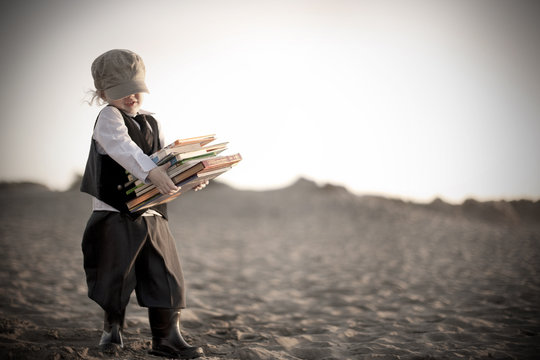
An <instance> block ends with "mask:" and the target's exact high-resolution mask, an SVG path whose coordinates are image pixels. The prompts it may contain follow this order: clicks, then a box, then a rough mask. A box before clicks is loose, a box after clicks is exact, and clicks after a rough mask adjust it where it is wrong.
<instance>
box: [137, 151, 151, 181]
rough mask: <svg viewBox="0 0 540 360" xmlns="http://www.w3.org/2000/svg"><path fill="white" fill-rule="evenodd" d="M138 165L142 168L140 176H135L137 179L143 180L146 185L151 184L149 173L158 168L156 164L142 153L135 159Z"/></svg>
mask: <svg viewBox="0 0 540 360" xmlns="http://www.w3.org/2000/svg"><path fill="white" fill-rule="evenodd" d="M135 160H136V162H137V164H139V166H140V174H133V175H135V177H137V178H139V179H141V180H142V181H143V182H144V183H146V184H149V183H150V180H149V179H148V173H149V172H150V170H152V169H155V168H156V167H157V165H156V163H155V162H153V161H152V159H150V158H149V157H148V155H146V154H144V153H140V154H139V155H138V156H137V158H136V159H135Z"/></svg>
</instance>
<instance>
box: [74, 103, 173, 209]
mask: <svg viewBox="0 0 540 360" xmlns="http://www.w3.org/2000/svg"><path fill="white" fill-rule="evenodd" d="M120 113H121V114H122V117H123V118H124V123H125V124H126V127H127V129H128V134H129V136H130V137H131V139H132V140H133V142H135V144H137V145H138V146H139V147H140V148H141V149H144V148H145V146H144V144H145V143H146V141H145V139H144V136H143V134H142V132H141V130H140V129H139V127H138V126H137V123H136V122H135V120H133V119H131V118H130V117H129V116H128V115H126V114H125V113H124V112H123V111H121V110H120ZM144 116H145V118H146V120H147V121H148V123H149V124H150V126H151V128H152V133H153V135H154V145H153V148H152V149H151V150H150V151H148V152H146V155H151V154H152V153H154V152H156V151H158V150H159V149H160V148H161V144H160V143H159V130H158V126H157V122H156V120H155V119H154V118H153V117H152V116H150V115H144ZM98 117H99V116H98ZM96 124H97V119H96ZM94 127H95V124H94ZM128 181H129V179H128V174H127V172H126V170H125V169H124V168H123V167H122V166H121V165H120V164H118V163H117V162H116V161H114V160H113V159H112V158H111V157H110V156H109V155H102V154H100V153H99V152H98V151H97V145H96V141H95V140H94V139H92V143H91V145H90V153H89V154H88V161H87V162H86V169H85V170H84V175H83V178H82V182H81V191H82V192H85V193H88V194H90V195H92V196H94V197H96V198H98V199H99V200H101V201H103V202H104V203H106V204H108V205H110V206H112V207H114V208H115V209H117V210H118V211H120V212H121V213H124V214H128V215H130V216H131V217H132V218H137V217H139V216H140V215H142V214H143V213H144V212H145V211H146V210H142V211H139V212H135V213H130V212H129V210H128V208H127V206H126V201H128V200H131V199H133V197H134V195H131V196H128V195H126V190H127V189H126V188H125V187H124V185H125V184H126V183H127V182H128ZM151 209H153V210H155V211H157V212H159V213H160V214H161V215H163V217H165V218H167V205H165V204H163V205H157V206H153V207H152V208H151Z"/></svg>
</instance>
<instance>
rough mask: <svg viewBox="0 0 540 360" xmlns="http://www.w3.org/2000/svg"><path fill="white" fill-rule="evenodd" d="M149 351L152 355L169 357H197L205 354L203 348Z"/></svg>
mask: <svg viewBox="0 0 540 360" xmlns="http://www.w3.org/2000/svg"><path fill="white" fill-rule="evenodd" d="M148 353H149V354H150V355H156V356H161V357H168V358H173V359H196V358H198V357H202V356H204V352H203V351H202V349H201V348H196V349H194V350H190V351H186V352H169V351H163V350H154V349H152V350H148Z"/></svg>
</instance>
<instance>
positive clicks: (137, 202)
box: [126, 154, 242, 212]
mask: <svg viewBox="0 0 540 360" xmlns="http://www.w3.org/2000/svg"><path fill="white" fill-rule="evenodd" d="M241 160H242V156H241V155H240V154H234V155H227V156H218V157H214V158H210V159H205V160H199V161H197V162H196V163H195V164H194V165H193V166H191V167H189V168H188V169H185V170H184V171H181V172H180V173H178V174H177V175H174V176H171V180H172V182H173V183H174V184H175V185H176V186H180V187H181V186H182V185H184V186H185V184H186V183H185V181H186V180H187V179H190V178H192V179H191V180H195V179H197V178H198V179H199V180H200V181H205V180H201V179H203V177H204V176H209V177H211V178H214V177H215V176H218V175H220V174H222V173H223V172H225V171H228V170H229V169H230V168H231V167H232V166H233V165H235V164H237V163H238V162H240V161H241ZM220 169H223V171H222V172H219V171H216V170H220ZM212 171H215V172H212ZM199 173H200V174H199ZM216 174H217V175H216ZM194 186H197V185H194ZM163 196H170V195H167V194H161V193H160V192H159V190H158V189H157V188H156V187H153V188H152V189H150V190H148V191H146V192H144V193H142V194H141V195H139V196H137V197H136V198H134V199H132V200H129V201H128V202H127V203H126V205H127V207H128V209H129V210H130V211H132V212H133V211H137V210H138V209H140V206H141V204H143V203H145V202H146V201H148V200H153V199H154V198H156V197H163ZM152 203H153V202H152ZM153 204H154V203H153ZM154 205H155V204H154ZM151 206H153V205H151Z"/></svg>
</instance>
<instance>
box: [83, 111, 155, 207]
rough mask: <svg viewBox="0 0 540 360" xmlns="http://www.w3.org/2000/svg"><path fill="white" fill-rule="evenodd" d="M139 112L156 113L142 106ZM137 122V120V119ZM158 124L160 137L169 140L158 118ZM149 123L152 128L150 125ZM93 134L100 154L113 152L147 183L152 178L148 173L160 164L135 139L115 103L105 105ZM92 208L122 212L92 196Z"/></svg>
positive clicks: (113, 156) (112, 156)
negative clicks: (142, 108)
mask: <svg viewBox="0 0 540 360" xmlns="http://www.w3.org/2000/svg"><path fill="white" fill-rule="evenodd" d="M139 114H144V115H151V114H152V113H150V112H148V111H144V110H140V111H139ZM156 121H157V120H156ZM134 123H135V124H137V122H135V121H134ZM157 124H158V131H159V140H160V143H161V144H162V145H163V144H165V138H164V137H163V133H162V131H161V125H160V123H159V121H157ZM137 126H139V124H137ZM148 127H149V128H150V130H152V127H151V126H150V125H148ZM92 138H93V139H94V140H95V141H96V145H97V151H98V152H99V153H100V154H102V155H105V154H106V155H109V156H110V157H111V158H112V159H113V160H114V161H116V162H117V163H118V164H120V165H121V166H122V167H123V168H124V169H126V170H127V171H129V172H130V173H131V174H132V175H133V176H135V177H136V178H137V179H140V180H142V181H144V182H146V183H148V182H149V180H148V179H147V177H148V173H149V172H150V170H152V169H154V168H155V167H156V164H155V163H154V162H153V161H152V159H150V157H149V156H148V155H146V154H145V153H144V152H143V151H142V150H141V148H140V147H139V146H138V145H137V144H135V142H134V141H133V140H132V139H131V137H130V136H129V134H128V129H127V127H126V124H125V123H124V118H123V117H122V114H121V113H120V110H118V109H117V108H115V107H114V106H107V107H105V108H103V110H102V111H101V112H100V114H99V116H98V119H97V122H96V126H95V127H94V133H93V135H92ZM92 209H93V210H94V211H96V210H106V211H116V212H118V210H117V209H115V208H113V207H112V206H110V205H108V204H106V203H104V202H103V201H101V200H99V199H97V198H95V197H93V198H92Z"/></svg>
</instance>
